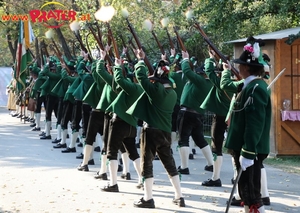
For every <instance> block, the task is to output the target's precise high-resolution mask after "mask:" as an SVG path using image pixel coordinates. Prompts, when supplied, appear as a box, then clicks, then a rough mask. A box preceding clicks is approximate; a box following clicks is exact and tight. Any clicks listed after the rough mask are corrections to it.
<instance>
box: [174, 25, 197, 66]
mask: <svg viewBox="0 0 300 213" xmlns="http://www.w3.org/2000/svg"><path fill="white" fill-rule="evenodd" d="M174 32H175V34H176V37H177V41H178V43H179V46H180V48H181V50H182V51H184V52H186V48H185V46H184V43H183V41H182V39H181V37H180V35H179V33H178V31H177V27H176V26H174ZM189 63H190V67H191V69H193V68H194V65H193V64H192V62H191V61H189Z"/></svg>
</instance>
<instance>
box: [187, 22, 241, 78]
mask: <svg viewBox="0 0 300 213" xmlns="http://www.w3.org/2000/svg"><path fill="white" fill-rule="evenodd" d="M193 20H194V27H195V28H196V29H197V30H198V31H199V33H200V34H201V36H202V37H203V39H204V41H205V42H206V43H207V44H208V45H209V47H210V49H211V50H213V51H214V52H215V53H216V55H217V57H218V58H219V59H222V61H223V62H225V63H227V60H228V59H227V58H226V56H225V55H223V54H222V53H221V52H220V51H219V50H218V49H217V47H216V46H215V45H214V44H213V43H212V42H211V41H210V39H209V38H208V36H207V35H206V34H205V32H204V31H203V29H202V28H201V27H200V25H199V23H198V22H197V21H195V19H194V18H193ZM231 72H232V73H233V74H234V75H235V76H236V78H237V79H238V80H241V79H242V78H241V76H240V75H239V72H238V71H237V69H236V68H235V67H234V66H231Z"/></svg>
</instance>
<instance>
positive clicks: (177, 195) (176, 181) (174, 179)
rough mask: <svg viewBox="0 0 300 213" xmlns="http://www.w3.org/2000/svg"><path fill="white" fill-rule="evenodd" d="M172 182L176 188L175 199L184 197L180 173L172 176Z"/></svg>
mask: <svg viewBox="0 0 300 213" xmlns="http://www.w3.org/2000/svg"><path fill="white" fill-rule="evenodd" d="M170 182H171V184H172V186H173V188H174V190H175V199H178V198H180V197H182V193H181V186H180V180H179V175H175V176H173V177H171V178H170Z"/></svg>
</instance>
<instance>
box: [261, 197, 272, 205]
mask: <svg viewBox="0 0 300 213" xmlns="http://www.w3.org/2000/svg"><path fill="white" fill-rule="evenodd" d="M262 201H263V204H264V205H265V206H270V205H271V202H270V198H269V197H263V198H262Z"/></svg>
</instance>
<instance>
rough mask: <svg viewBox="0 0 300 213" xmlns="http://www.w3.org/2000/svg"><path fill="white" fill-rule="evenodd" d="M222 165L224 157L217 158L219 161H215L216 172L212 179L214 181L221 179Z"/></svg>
mask: <svg viewBox="0 0 300 213" xmlns="http://www.w3.org/2000/svg"><path fill="white" fill-rule="evenodd" d="M222 163H223V156H217V159H216V160H215V161H214V171H213V175H212V178H211V179H212V180H218V179H220V173H221V167H222Z"/></svg>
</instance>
